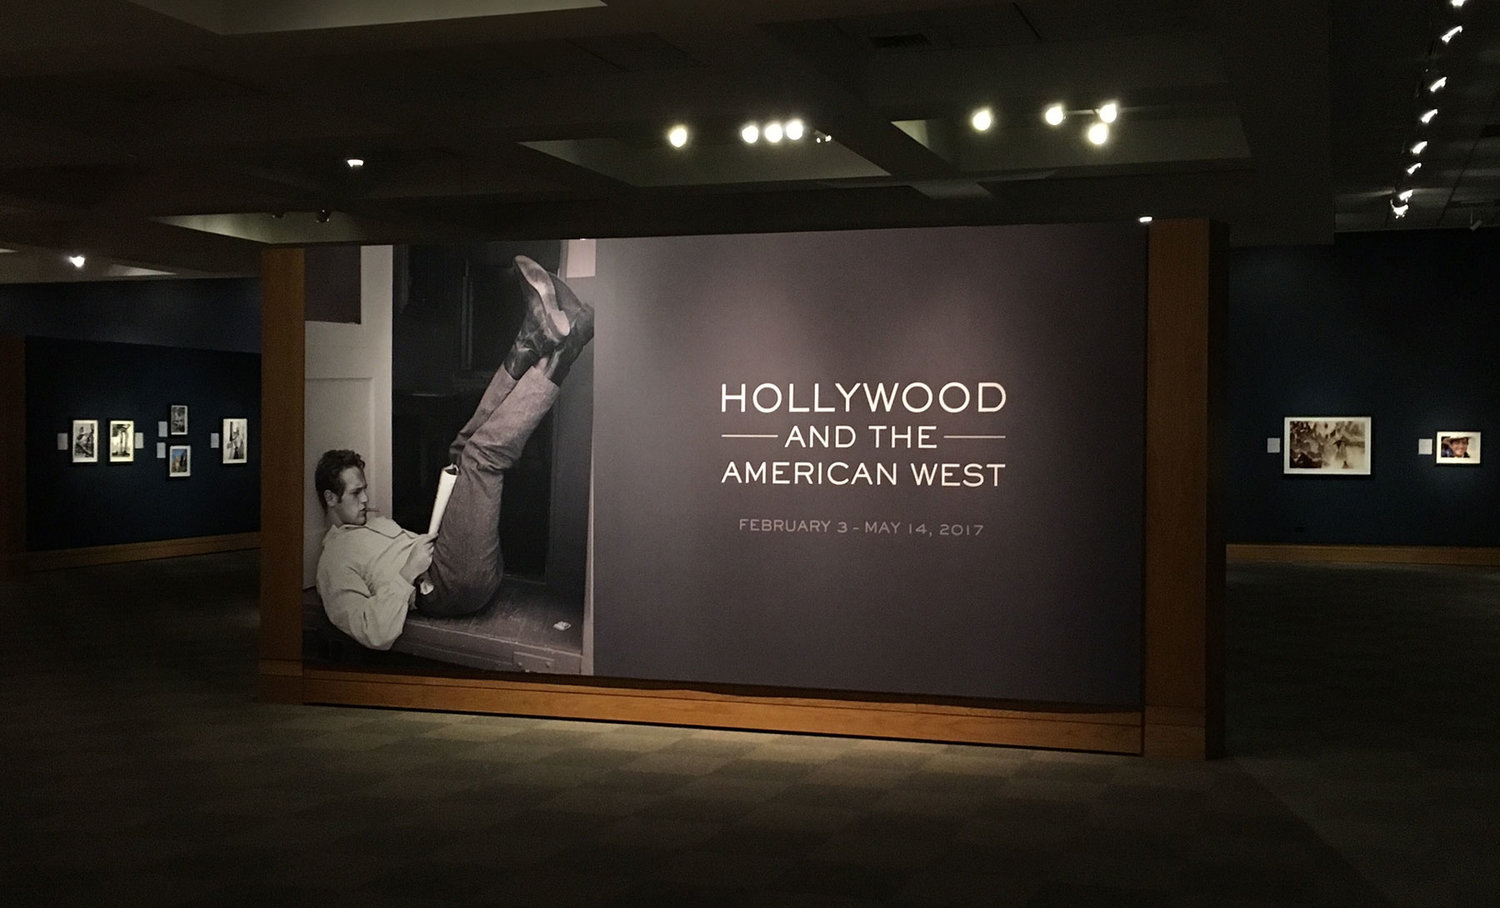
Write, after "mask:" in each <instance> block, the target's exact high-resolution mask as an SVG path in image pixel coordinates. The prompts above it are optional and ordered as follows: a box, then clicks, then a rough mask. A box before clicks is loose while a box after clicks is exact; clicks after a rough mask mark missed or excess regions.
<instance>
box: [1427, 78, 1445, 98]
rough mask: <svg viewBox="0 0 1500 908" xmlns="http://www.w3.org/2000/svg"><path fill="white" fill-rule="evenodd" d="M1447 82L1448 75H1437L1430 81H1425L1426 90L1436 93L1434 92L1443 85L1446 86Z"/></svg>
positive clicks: (1441, 88) (1438, 90)
mask: <svg viewBox="0 0 1500 908" xmlns="http://www.w3.org/2000/svg"><path fill="white" fill-rule="evenodd" d="M1447 84H1448V77H1447V76H1438V77H1437V78H1436V79H1433V80H1432V81H1431V82H1429V83H1427V90H1428V91H1430V92H1432V93H1433V94H1436V93H1438V92H1440V91H1442V90H1443V87H1444V86H1446V85H1447Z"/></svg>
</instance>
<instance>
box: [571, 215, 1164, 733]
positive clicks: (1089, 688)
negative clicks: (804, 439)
mask: <svg viewBox="0 0 1500 908" xmlns="http://www.w3.org/2000/svg"><path fill="white" fill-rule="evenodd" d="M1145 259H1146V252H1145V231H1144V229H1142V228H1139V227H1137V226H1135V225H1123V226H1121V225H1112V226H1082V227H1080V226H1066V227H1025V228H1014V227H1007V228H951V229H950V228H942V229H919V230H887V231H857V232H834V233H802V234H778V235H755V236H716V237H683V238H669V239H662V238H657V239H628V240H601V241H599V245H598V280H597V285H596V290H595V295H596V305H597V306H598V310H599V319H598V325H599V329H598V337H597V339H596V341H595V345H596V351H595V353H596V357H597V359H596V364H595V365H596V369H597V376H598V383H597V388H596V411H595V444H596V446H595V521H596V522H595V533H594V553H595V554H594V558H595V574H594V591H595V592H594V597H595V649H596V673H597V674H599V675H612V676H624V677H639V678H662V679H669V680H683V681H693V682H726V683H741V684H762V685H778V686H780V685H785V686H791V687H804V688H823V689H849V690H864V691H879V692H891V693H908V694H938V695H955V696H979V697H1002V698H1018V699H1036V700H1051V701H1067V702H1090V703H1111V704H1127V705H1128V704H1135V703H1137V702H1138V701H1139V686H1140V680H1139V674H1140V610H1141V589H1140V587H1141V568H1140V564H1141V520H1142V450H1143V444H1144V441H1143V431H1144V430H1143V415H1142V412H1143V384H1144V378H1143V362H1144V340H1143V337H1144V321H1143V320H1144V305H1145ZM985 381H993V382H999V383H1000V384H1002V385H1003V386H1004V387H1005V389H1006V392H1007V403H1006V405H1005V407H1004V408H1003V409H1002V410H1000V411H999V412H997V413H991V414H980V413H975V412H972V410H971V411H969V412H964V413H960V414H948V413H944V412H942V411H941V410H939V409H938V408H936V407H934V408H933V409H932V410H931V411H929V412H927V413H925V414H909V413H906V412H905V411H902V410H897V411H896V412H892V413H889V414H874V415H872V414H871V413H870V412H869V411H868V408H866V407H863V406H861V407H858V408H856V409H855V411H854V412H850V413H843V412H839V413H833V414H827V413H822V414H791V413H788V412H786V409H785V408H783V409H782V410H781V411H779V412H776V413H771V414H762V413H758V412H756V411H755V410H754V409H753V408H750V411H749V412H747V413H744V414H741V413H739V412H737V406H736V407H735V408H733V409H734V412H730V413H721V412H720V410H721V385H723V384H729V385H730V386H731V387H732V388H734V389H735V390H737V389H738V386H739V385H740V384H741V383H744V384H745V385H746V386H747V388H746V390H747V392H751V391H753V389H754V388H755V386H757V385H758V384H760V383H762V382H770V383H775V384H776V385H778V386H779V387H780V388H781V390H782V391H783V393H785V392H786V391H787V389H788V387H789V386H794V387H795V389H796V392H797V394H798V395H799V400H798V403H799V404H807V403H810V395H811V389H812V387H813V386H814V385H818V386H819V388H820V390H821V391H822V396H821V398H820V400H821V402H822V403H823V404H825V405H827V404H829V403H831V402H839V404H840V406H842V403H841V398H840V397H839V396H838V395H837V394H836V393H835V392H834V383H835V382H842V383H843V384H845V385H846V386H847V385H849V384H851V383H858V382H870V383H886V384H890V383H897V384H900V385H906V384H908V383H912V382H924V383H927V384H929V385H930V386H931V387H932V388H933V389H934V390H937V389H939V388H940V387H941V386H942V385H944V384H946V383H948V382H961V383H965V384H966V385H968V386H969V387H971V388H973V387H974V386H975V385H976V384H977V383H979V382H985ZM861 400H862V398H861ZM830 424H844V425H849V426H852V427H853V428H854V429H855V430H856V432H857V433H858V434H857V441H856V443H855V444H854V445H853V446H852V447H850V448H848V449H842V450H813V449H799V448H795V447H792V448H788V447H785V444H786V439H787V435H788V432H789V431H790V430H791V428H792V427H793V426H802V427H806V426H808V425H818V426H824V425H830ZM872 424H889V425H896V426H900V427H901V428H903V429H906V428H909V427H912V426H917V425H933V426H935V427H936V429H935V435H937V436H941V435H945V434H946V435H966V434H973V435H980V434H999V435H1004V436H1006V437H1005V439H1004V440H958V439H949V440H942V439H939V440H938V441H937V445H938V447H937V448H936V449H933V450H915V449H913V450H907V449H898V450H890V449H887V448H882V449H876V448H875V447H874V446H873V444H872V438H871V433H870V431H869V429H868V426H870V425H872ZM739 433H750V434H753V433H765V434H771V435H774V436H776V437H775V438H773V439H728V438H724V437H722V436H723V435H725V434H739ZM776 460H786V461H799V460H802V461H813V462H824V463H828V462H832V461H844V462H848V463H856V462H866V463H892V462H893V463H895V464H897V465H898V470H899V479H898V482H897V484H895V485H891V486H873V487H871V486H855V485H847V486H834V485H830V484H823V485H805V484H802V485H769V484H759V483H756V484H735V483H724V482H721V479H722V478H723V475H724V471H725V467H726V464H728V463H729V462H731V461H734V462H737V463H743V462H745V461H751V462H757V463H758V462H761V461H776ZM944 461H952V462H961V463H968V462H977V463H1004V464H1005V467H1004V469H1003V470H1001V471H999V478H998V482H997V483H995V484H993V485H991V484H990V482H989V481H988V476H989V475H990V472H989V471H985V474H986V476H987V479H986V483H985V485H984V486H982V487H977V488H941V487H918V486H916V485H915V484H913V482H912V480H911V472H910V470H911V464H912V463H933V462H944ZM742 519H746V520H748V519H757V520H759V519H769V520H777V519H780V520H788V521H800V520H827V521H832V524H831V526H830V528H829V530H828V531H827V532H799V533H785V532H747V531H746V530H745V529H744V528H743V527H742V525H741V520H742ZM867 521H877V522H879V521H885V522H890V523H894V524H896V525H898V532H897V533H895V534H868V533H865V532H863V530H864V528H865V525H866V522H867ZM839 522H843V523H845V524H847V525H848V526H849V528H850V532H847V533H844V534H842V535H841V534H838V533H837V532H836V531H835V529H834V528H835V527H836V526H837V524H838V523H839ZM943 524H959V525H963V526H966V527H972V526H973V525H977V524H982V525H983V531H982V532H981V533H980V534H979V535H978V536H972V535H968V536H960V537H957V538H944V537H940V536H937V535H935V534H937V533H938V532H939V529H940V527H941V525H943ZM920 525H925V526H926V528H927V530H928V532H929V533H930V534H933V535H925V536H924V535H918V534H914V533H912V532H910V530H911V529H912V528H914V527H915V526H920ZM854 528H858V529H859V531H858V532H855V531H854Z"/></svg>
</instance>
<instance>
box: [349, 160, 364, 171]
mask: <svg viewBox="0 0 1500 908" xmlns="http://www.w3.org/2000/svg"><path fill="white" fill-rule="evenodd" d="M344 163H345V164H348V165H349V169H350V170H358V169H360V168H361V167H363V166H365V159H364V158H345V159H344Z"/></svg>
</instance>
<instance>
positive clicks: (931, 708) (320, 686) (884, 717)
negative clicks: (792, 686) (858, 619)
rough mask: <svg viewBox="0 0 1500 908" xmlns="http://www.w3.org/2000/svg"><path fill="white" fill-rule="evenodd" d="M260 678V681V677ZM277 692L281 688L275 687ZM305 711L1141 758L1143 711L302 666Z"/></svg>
mask: <svg viewBox="0 0 1500 908" xmlns="http://www.w3.org/2000/svg"><path fill="white" fill-rule="evenodd" d="M263 680H264V678H263ZM272 686H279V685H272ZM302 699H303V701H304V702H307V703H326V704H336V705H343V706H385V707H395V708H398V709H432V710H448V711H456V712H479V713H496V714H502V715H514V716H548V717H552V718H561V719H590V720H600V721H608V722H640V723H646V724H656V725H689V726H699V727H704V728H733V729H754V730H760V731H779V732H800V733H813V734H833V735H853V736H858V737H868V738H900V739H908V740H927V741H956V742H966V743H974V744H1003V745H1009V746H1014V747H1039V748H1056V749H1065V750H1090V751H1100V752H1104V753H1119V754H1137V755H1138V754H1140V752H1141V722H1142V718H1141V713H1140V712H1139V711H1138V710H1128V709H1104V708H1077V709H1071V708H1066V707H1053V708H1046V707H1043V708H1038V709H1000V708H985V707H969V706H945V705H938V704H926V703H906V702H887V701H872V700H866V699H859V700H836V699H820V698H809V697H775V696H755V695H748V696H742V695H738V694H724V693H716V692H709V691H699V690H673V689H662V688H632V687H623V686H616V685H610V686H590V685H584V684H564V683H545V682H529V681H508V680H490V679H470V678H450V677H431V676H412V675H394V674H383V673H376V672H361V671H354V670H344V669H325V668H311V667H308V668H305V669H304V670H303V673H302Z"/></svg>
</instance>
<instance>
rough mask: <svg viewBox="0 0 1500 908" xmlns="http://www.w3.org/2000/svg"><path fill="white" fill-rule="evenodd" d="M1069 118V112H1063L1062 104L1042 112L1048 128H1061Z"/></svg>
mask: <svg viewBox="0 0 1500 908" xmlns="http://www.w3.org/2000/svg"><path fill="white" fill-rule="evenodd" d="M1067 118H1068V112H1067V111H1066V110H1063V106H1062V105H1061V104H1053V105H1052V106H1050V107H1048V108H1047V109H1046V110H1044V111H1042V119H1043V120H1046V121H1047V125H1048V126H1061V125H1062V122H1063V120H1066V119H1067Z"/></svg>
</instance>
